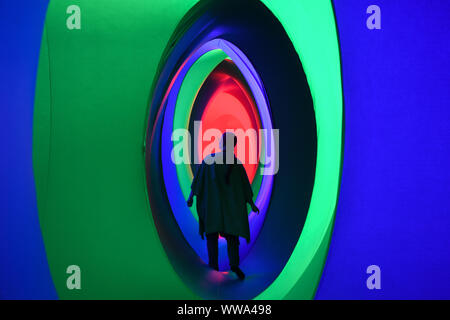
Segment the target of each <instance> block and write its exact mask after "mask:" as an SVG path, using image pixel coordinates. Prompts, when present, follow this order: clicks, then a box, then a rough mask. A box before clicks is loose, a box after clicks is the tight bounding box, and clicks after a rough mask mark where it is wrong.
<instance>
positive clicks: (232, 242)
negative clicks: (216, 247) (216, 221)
mask: <svg viewBox="0 0 450 320" xmlns="http://www.w3.org/2000/svg"><path fill="white" fill-rule="evenodd" d="M225 238H226V239H227V250H228V260H229V261H230V267H231V268H233V267H239V237H236V236H231V235H226V236H225Z"/></svg>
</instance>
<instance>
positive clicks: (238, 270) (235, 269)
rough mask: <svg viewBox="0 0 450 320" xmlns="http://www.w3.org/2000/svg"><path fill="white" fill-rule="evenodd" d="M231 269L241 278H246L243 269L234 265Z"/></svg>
mask: <svg viewBox="0 0 450 320" xmlns="http://www.w3.org/2000/svg"><path fill="white" fill-rule="evenodd" d="M231 271H233V272H234V273H236V275H237V276H238V278H239V280H244V279H245V273H243V272H242V270H241V269H240V268H239V267H232V268H231Z"/></svg>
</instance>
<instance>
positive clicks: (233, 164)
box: [187, 132, 259, 280]
mask: <svg viewBox="0 0 450 320" xmlns="http://www.w3.org/2000/svg"><path fill="white" fill-rule="evenodd" d="M236 144H237V138H236V136H235V135H234V134H233V133H231V132H226V133H224V134H223V135H222V138H221V141H220V146H221V152H219V153H212V154H210V155H208V156H207V157H205V159H204V160H203V161H202V164H201V165H200V166H199V168H198V170H197V172H196V174H195V176H194V180H193V181H192V185H191V193H190V195H189V198H188V200H187V205H188V206H189V207H191V206H192V204H193V198H194V196H196V197H197V203H196V208H197V214H198V217H199V233H200V236H201V237H202V239H204V234H206V242H207V250H208V257H209V266H210V267H211V268H213V269H214V270H216V271H218V270H219V255H218V253H219V247H218V246H219V243H218V238H219V235H221V236H222V237H224V238H225V239H226V240H227V251H228V259H229V262H230V269H231V271H233V272H234V273H235V274H236V275H237V276H238V278H239V279H241V280H243V279H244V278H245V274H244V273H243V272H242V270H241V269H240V268H239V237H242V238H245V239H246V240H247V242H250V228H249V223H248V211H247V203H248V204H250V206H251V208H252V211H254V212H256V213H257V214H259V209H258V207H257V206H256V205H255V203H254V202H253V191H252V188H251V186H250V181H249V180H248V176H247V173H246V172H245V169H244V166H243V165H242V163H241V162H240V161H239V160H238V159H237V158H236V156H235V155H234V148H235V147H236Z"/></svg>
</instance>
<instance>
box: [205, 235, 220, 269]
mask: <svg viewBox="0 0 450 320" xmlns="http://www.w3.org/2000/svg"><path fill="white" fill-rule="evenodd" d="M206 246H207V248H208V257H209V266H210V267H211V268H213V269H214V270H217V271H219V234H218V233H217V232H216V233H209V234H207V235H206Z"/></svg>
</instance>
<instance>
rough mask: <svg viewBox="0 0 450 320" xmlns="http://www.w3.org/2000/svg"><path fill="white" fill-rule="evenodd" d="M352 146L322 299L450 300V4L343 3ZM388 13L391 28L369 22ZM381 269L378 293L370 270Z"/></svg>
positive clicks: (338, 9) (384, 21) (339, 8)
mask: <svg viewBox="0 0 450 320" xmlns="http://www.w3.org/2000/svg"><path fill="white" fill-rule="evenodd" d="M334 4H335V13H336V18H337V25H338V29H339V38H340V44H341V52H342V68H343V85H344V100H345V101H344V103H345V127H346V129H345V130H346V131H345V150H344V166H343V173H342V185H341V193H340V197H339V204H338V209H337V213H336V224H335V229H334V233H333V237H332V240H331V246H330V252H329V256H328V260H327V263H326V266H325V270H324V274H323V277H322V280H321V283H320V286H319V289H318V292H317V295H316V298H318V299H337V298H352V299H353V298H355V299H378V298H383V299H395V298H411V299H416V298H425V299H428V298H447V299H448V298H450V292H449V291H450V271H449V267H450V254H449V249H450V236H449V229H450V170H449V169H450V93H449V90H450V77H449V70H450V59H449V57H450V50H449V47H450V45H449V43H448V31H449V30H450V22H449V13H450V2H449V1H406V0H402V1H400V0H397V1H389V0H383V1H382V0H377V1H373V2H369V1H345V0H335V1H334ZM371 4H377V5H378V6H380V8H381V16H382V18H381V28H382V29H381V30H368V29H367V28H366V26H365V21H366V17H367V16H368V15H367V14H366V8H367V7H368V6H369V5H371ZM371 264H376V265H379V266H380V268H381V290H368V289H367V287H366V279H367V277H368V275H366V268H367V266H369V265H371Z"/></svg>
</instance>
